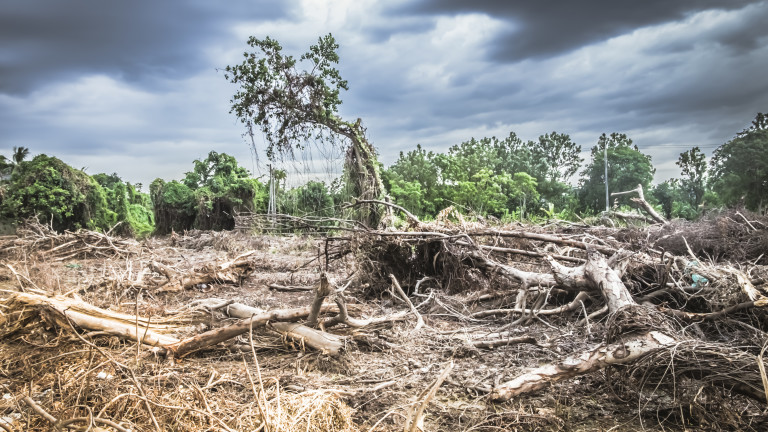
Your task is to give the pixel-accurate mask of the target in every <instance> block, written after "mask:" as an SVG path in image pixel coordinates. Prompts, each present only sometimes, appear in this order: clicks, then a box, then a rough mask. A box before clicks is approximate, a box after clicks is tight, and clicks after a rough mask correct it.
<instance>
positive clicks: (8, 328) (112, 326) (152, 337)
mask: <svg viewBox="0 0 768 432" xmlns="http://www.w3.org/2000/svg"><path fill="white" fill-rule="evenodd" d="M5 305H6V307H7V308H8V309H9V310H11V311H14V312H15V314H7V315H5V316H3V317H2V318H0V327H2V328H4V329H3V331H2V333H1V334H0V337H8V336H11V335H12V334H13V333H15V332H16V331H18V330H20V329H21V327H23V326H24V325H26V323H27V321H26V319H25V318H24V315H25V314H29V312H30V311H36V312H37V313H38V314H40V315H41V316H42V317H43V318H44V319H45V320H46V322H48V324H50V325H55V326H57V327H59V328H62V329H68V328H70V323H71V324H73V325H75V326H76V327H78V328H80V329H83V330H89V331H98V332H104V333H106V334H110V335H114V336H118V337H120V338H124V339H128V340H132V341H140V342H141V343H143V344H146V345H150V346H159V347H164V346H166V345H170V344H174V343H176V342H178V339H177V338H175V337H173V336H171V335H169V334H168V333H171V332H179V331H185V330H189V329H190V327H188V324H189V322H188V321H187V322H180V323H173V322H172V320H168V319H164V320H162V321H160V319H158V320H157V322H152V320H151V319H150V318H144V317H136V316H133V315H126V314H121V313H117V312H113V311H110V310H106V309H101V308H97V307H95V306H93V305H90V304H88V303H85V302H82V301H79V300H75V299H71V298H67V297H63V296H47V295H40V294H32V293H15V294H13V295H11V296H10V297H8V298H7V299H6V301H5Z"/></svg>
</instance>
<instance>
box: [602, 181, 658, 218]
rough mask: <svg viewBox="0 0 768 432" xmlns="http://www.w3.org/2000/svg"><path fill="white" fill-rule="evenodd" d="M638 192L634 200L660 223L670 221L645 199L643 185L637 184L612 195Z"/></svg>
mask: <svg viewBox="0 0 768 432" xmlns="http://www.w3.org/2000/svg"><path fill="white" fill-rule="evenodd" d="M633 193H636V194H637V196H638V197H637V198H632V202H634V203H636V204H638V205H639V206H640V207H642V208H643V210H645V211H646V212H647V213H648V214H649V215H651V217H652V218H653V220H655V221H656V222H658V223H660V224H666V223H668V222H667V220H666V219H664V217H662V216H661V215H660V214H659V213H658V212H657V211H656V210H654V208H653V207H652V206H651V205H650V204H648V201H646V200H645V195H644V194H643V185H637V187H636V188H635V189H632V190H629V191H624V192H614V193H612V194H611V196H612V197H614V196H620V195H629V194H633Z"/></svg>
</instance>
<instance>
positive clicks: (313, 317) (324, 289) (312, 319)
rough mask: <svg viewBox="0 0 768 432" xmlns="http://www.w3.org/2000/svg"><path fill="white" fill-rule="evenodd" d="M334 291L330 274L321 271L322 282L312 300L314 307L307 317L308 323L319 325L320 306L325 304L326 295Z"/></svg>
mask: <svg viewBox="0 0 768 432" xmlns="http://www.w3.org/2000/svg"><path fill="white" fill-rule="evenodd" d="M331 293H333V288H331V283H330V282H329V281H328V275H327V274H326V273H325V272H322V273H320V282H319V284H318V285H317V287H316V288H315V298H314V300H312V307H311V309H310V312H309V316H308V317H307V325H308V326H310V327H315V326H316V325H317V318H318V317H319V315H320V307H321V306H322V305H323V301H324V300H325V298H326V297H328V296H329V295H331Z"/></svg>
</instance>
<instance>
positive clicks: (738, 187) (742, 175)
mask: <svg viewBox="0 0 768 432" xmlns="http://www.w3.org/2000/svg"><path fill="white" fill-rule="evenodd" d="M710 164H711V168H712V174H711V175H712V188H713V189H714V190H715V191H716V192H717V193H718V194H719V195H720V198H721V199H722V201H723V202H724V203H725V204H726V205H736V204H738V203H739V202H741V201H742V200H743V202H744V205H745V206H746V207H747V208H748V209H750V210H755V211H758V212H762V211H763V210H764V209H765V207H766V204H768V116H766V115H765V114H762V113H758V114H757V116H756V117H755V120H754V121H753V122H752V126H750V127H749V128H747V129H745V130H744V131H742V132H740V133H739V134H738V135H737V136H736V138H734V139H732V140H731V141H728V142H727V143H725V144H723V145H721V146H720V147H718V148H717V150H715V152H714V154H713V156H712V161H711V162H710Z"/></svg>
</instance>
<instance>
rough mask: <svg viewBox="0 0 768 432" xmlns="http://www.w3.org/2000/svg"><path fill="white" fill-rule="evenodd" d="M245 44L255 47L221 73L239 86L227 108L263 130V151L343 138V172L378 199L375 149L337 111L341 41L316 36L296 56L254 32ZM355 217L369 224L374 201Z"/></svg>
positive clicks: (289, 152) (357, 190)
mask: <svg viewBox="0 0 768 432" xmlns="http://www.w3.org/2000/svg"><path fill="white" fill-rule="evenodd" d="M248 45H249V46H251V47H252V48H254V51H253V52H245V53H244V54H243V56H244V57H245V58H244V60H243V62H242V63H241V64H239V65H235V66H227V67H226V69H225V71H226V74H225V77H226V78H227V79H228V80H229V81H230V82H231V83H233V84H237V85H239V86H240V88H239V89H238V91H237V92H236V93H235V95H234V96H233V97H232V100H231V103H232V108H231V110H230V112H231V113H234V114H236V115H237V117H238V118H239V119H240V121H241V122H242V123H243V124H245V126H246V129H247V131H248V133H249V134H250V135H251V136H253V133H254V130H261V132H263V133H264V137H265V140H266V142H267V148H266V153H267V157H268V158H269V159H270V160H274V159H275V157H276V156H290V157H292V156H293V154H294V150H297V149H298V150H301V149H303V148H304V145H305V144H306V143H307V142H308V141H310V140H317V141H321V142H327V143H330V144H331V145H339V144H342V145H344V146H345V147H346V148H347V156H346V161H345V172H346V175H347V177H348V181H349V184H350V185H351V189H352V190H351V192H352V194H353V195H354V196H355V197H357V198H359V199H360V200H361V201H368V200H376V199H378V198H379V197H380V196H381V195H382V193H383V186H382V182H381V177H380V174H379V166H378V162H377V160H376V151H375V149H374V147H373V146H372V145H371V143H370V142H368V139H367V138H366V136H365V128H363V126H362V122H361V120H360V119H359V118H358V119H357V120H356V121H354V122H349V121H345V120H343V119H342V118H341V117H340V116H339V114H338V108H339V105H341V98H340V93H341V91H342V90H348V87H347V81H346V80H344V79H342V78H341V75H340V74H339V71H338V70H337V69H336V68H335V67H334V65H335V64H337V63H338V62H339V55H338V53H337V50H338V48H339V45H338V44H337V43H336V40H335V39H334V38H333V36H332V35H331V34H328V35H326V36H324V37H321V38H319V39H318V43H317V45H312V46H310V48H309V51H308V52H306V53H305V54H303V55H302V56H301V57H300V58H299V59H298V60H297V59H295V58H294V57H293V56H287V55H284V54H283V53H282V46H280V44H279V43H278V42H277V41H276V40H274V39H271V38H269V37H266V38H265V39H257V38H255V37H253V36H252V37H251V38H249V39H248ZM304 66H306V68H305V67H304ZM359 217H360V220H361V222H363V223H365V224H367V225H368V226H375V225H377V224H378V221H379V216H378V212H377V211H376V207H374V206H373V205H368V206H362V207H361V208H360V214H359Z"/></svg>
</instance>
